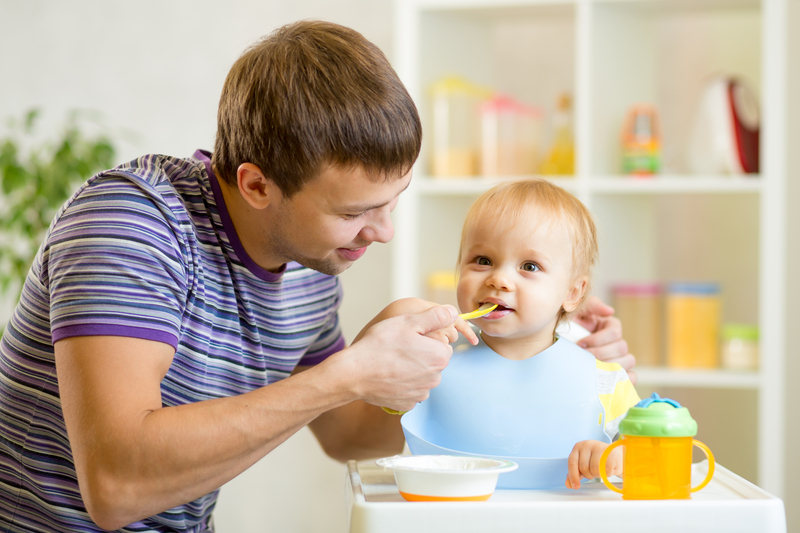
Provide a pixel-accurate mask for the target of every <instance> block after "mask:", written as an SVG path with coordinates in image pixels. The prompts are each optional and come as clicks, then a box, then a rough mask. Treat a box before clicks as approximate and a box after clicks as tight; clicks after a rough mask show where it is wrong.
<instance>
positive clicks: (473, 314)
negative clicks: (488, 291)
mask: <svg viewBox="0 0 800 533" xmlns="http://www.w3.org/2000/svg"><path fill="white" fill-rule="evenodd" d="M495 307H497V304H489V303H487V304H483V305H482V306H480V307H479V308H477V309H476V310H474V311H470V312H469V313H461V314H460V315H458V317H459V318H463V319H464V320H472V319H475V318H480V317H482V316H486V315H488V314H489V313H491V312H492V311H494V309H495ZM381 409H383V410H384V411H386V412H387V413H389V414H390V415H404V414H406V413H407V412H408V411H397V410H395V409H389V408H388V407H381Z"/></svg>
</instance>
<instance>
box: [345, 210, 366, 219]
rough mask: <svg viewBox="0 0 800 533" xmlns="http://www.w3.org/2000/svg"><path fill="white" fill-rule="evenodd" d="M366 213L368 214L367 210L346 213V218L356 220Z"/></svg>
mask: <svg viewBox="0 0 800 533" xmlns="http://www.w3.org/2000/svg"><path fill="white" fill-rule="evenodd" d="M366 215H367V211H363V212H361V213H357V214H355V215H345V216H344V218H346V219H348V220H355V219H357V218H361V217H363V216H366Z"/></svg>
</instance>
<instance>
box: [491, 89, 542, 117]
mask: <svg viewBox="0 0 800 533" xmlns="http://www.w3.org/2000/svg"><path fill="white" fill-rule="evenodd" d="M480 110H481V113H485V114H492V113H494V114H500V113H507V114H512V115H527V116H531V117H536V118H539V117H541V116H542V110H541V109H539V108H538V107H534V106H529V105H526V104H524V103H522V102H520V101H519V100H516V99H514V98H512V97H510V96H508V95H505V94H498V95H496V96H494V97H493V98H490V99H489V100H486V101H484V102H483V103H482V104H481V106H480Z"/></svg>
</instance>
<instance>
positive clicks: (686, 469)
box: [600, 393, 714, 500]
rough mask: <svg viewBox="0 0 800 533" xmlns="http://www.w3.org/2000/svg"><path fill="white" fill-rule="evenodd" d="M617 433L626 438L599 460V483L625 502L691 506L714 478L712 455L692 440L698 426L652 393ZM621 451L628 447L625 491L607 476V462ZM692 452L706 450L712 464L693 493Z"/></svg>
mask: <svg viewBox="0 0 800 533" xmlns="http://www.w3.org/2000/svg"><path fill="white" fill-rule="evenodd" d="M619 432H620V433H621V434H622V437H621V438H620V439H619V440H618V441H616V442H614V443H613V444H611V446H609V447H608V448H606V450H605V451H604V452H603V455H602V456H601V457H600V477H601V479H602V480H603V483H604V484H605V485H606V487H608V488H609V489H611V490H613V491H614V492H619V493H621V494H622V499H623V500H688V499H690V498H691V497H692V495H691V493H692V492H697V491H698V490H700V489H702V488H703V487H705V486H706V485H708V482H709V481H711V477H712V476H713V475H714V455H713V454H712V453H711V450H709V449H708V446H706V445H705V444H703V443H702V442H700V441H698V440H695V439H693V438H692V437H694V436H695V435H696V434H697V422H695V420H694V419H693V418H692V417H691V415H689V410H688V409H686V408H685V407H681V404H679V403H678V402H676V401H675V400H670V399H669V398H660V397H659V396H658V394H656V393H653V395H652V396H651V397H650V398H647V399H646V400H642V401H641V402H639V403H637V404H636V405H635V406H634V407H631V408H630V410H628V413H627V414H626V415H625V418H624V419H623V420H622V421H621V422H620V425H619ZM617 446H625V448H624V458H623V461H622V468H623V472H624V477H623V479H622V490H619V489H618V488H617V487H615V486H614V485H612V484H611V482H610V481H609V480H608V476H607V475H606V459H608V454H609V453H611V450H613V449H614V448H616V447H617ZM692 446H697V447H698V448H700V449H701V450H703V452H704V453H705V454H706V457H707V458H708V463H709V465H708V474H707V475H706V478H705V479H704V480H703V482H702V483H700V484H699V485H698V486H696V487H692Z"/></svg>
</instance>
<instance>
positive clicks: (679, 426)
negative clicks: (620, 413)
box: [619, 392, 697, 437]
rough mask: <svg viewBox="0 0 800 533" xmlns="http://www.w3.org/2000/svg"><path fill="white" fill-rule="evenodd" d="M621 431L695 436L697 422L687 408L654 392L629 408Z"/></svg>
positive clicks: (624, 433) (637, 434)
mask: <svg viewBox="0 0 800 533" xmlns="http://www.w3.org/2000/svg"><path fill="white" fill-rule="evenodd" d="M619 432H620V433H622V434H623V435H628V436H631V437H694V436H695V435H697V422H695V420H694V419H693V418H692V416H691V415H690V414H689V410H688V409H687V408H685V407H681V404H679V403H678V402H676V401H675V400H671V399H669V398H661V397H660V396H659V395H658V393H655V392H654V393H653V394H652V396H650V398H647V399H645V400H642V401H641V402H639V403H637V404H636V405H635V406H633V407H631V408H630V409H629V410H628V413H627V414H626V415H625V418H623V419H622V421H621V422H620V424H619Z"/></svg>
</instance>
